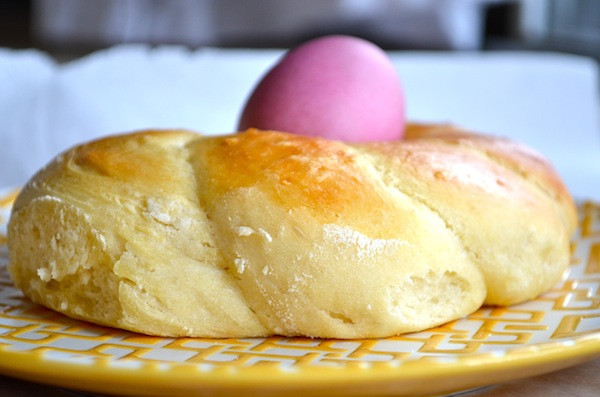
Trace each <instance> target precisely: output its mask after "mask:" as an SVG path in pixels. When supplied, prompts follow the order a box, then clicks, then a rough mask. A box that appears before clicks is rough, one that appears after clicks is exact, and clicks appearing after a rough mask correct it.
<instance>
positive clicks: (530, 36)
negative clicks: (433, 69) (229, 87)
mask: <svg viewBox="0 0 600 397" xmlns="http://www.w3.org/2000/svg"><path fill="white" fill-rule="evenodd" d="M327 33H347V34H353V35H358V36H361V37H364V38H367V39H369V40H371V41H373V42H375V43H376V44H378V45H380V46H381V47H383V48H385V49H390V50H395V49H411V50H420V49H423V50H448V51H460V50H462V51H464V50H497V49H510V50H520V49H523V50H552V51H561V52H568V53H575V54H581V55H586V56H590V57H593V58H594V59H596V60H598V59H600V1H598V0H375V1H368V0H302V1H296V0H0V47H11V48H30V47H33V48H39V49H43V50H44V51H46V52H48V53H50V54H52V55H53V56H54V57H55V58H57V59H58V60H59V61H62V60H70V59H72V58H75V57H78V56H81V55H84V54H87V53H89V52H92V51H94V50H97V49H101V48H105V47H110V46H113V45H116V44H122V43H149V44H157V45H158V44H181V45H185V46H188V47H190V48H194V49H196V48H200V47H204V46H211V47H251V48H263V47H282V48H287V47H290V46H293V45H296V44H298V43H300V42H302V41H305V40H307V39H309V38H311V37H315V36H319V35H323V34H327Z"/></svg>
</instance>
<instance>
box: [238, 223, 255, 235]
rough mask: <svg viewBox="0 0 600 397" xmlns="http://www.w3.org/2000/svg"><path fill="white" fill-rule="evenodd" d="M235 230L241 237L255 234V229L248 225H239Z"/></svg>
mask: <svg viewBox="0 0 600 397" xmlns="http://www.w3.org/2000/svg"><path fill="white" fill-rule="evenodd" d="M235 232H236V234H237V235H238V236H240V237H248V236H250V235H252V234H254V229H252V228H251V227H248V226H238V227H236V228H235Z"/></svg>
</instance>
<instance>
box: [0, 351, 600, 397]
mask: <svg viewBox="0 0 600 397" xmlns="http://www.w3.org/2000/svg"><path fill="white" fill-rule="evenodd" d="M599 375H600V358H597V359H595V360H593V361H589V362H587V363H583V364H579V365H577V366H574V367H571V368H566V369H563V370H561V371H556V372H552V373H549V374H545V375H540V376H536V377H533V378H527V379H521V380H515V381H512V382H508V383H504V384H500V385H494V386H490V387H485V388H481V389H477V390H474V391H470V392H467V393H459V395H460V396H461V397H506V396H527V397H554V396H556V397H559V396H560V397H563V396H569V397H571V396H573V397H598V396H600V376H599ZM0 396H2V397H25V396H44V397H74V396H96V394H90V393H78V392H74V391H70V390H64V389H60V388H56V387H51V386H45V385H41V384H36V383H32V382H26V381H22V380H18V379H14V378H10V377H6V376H0Z"/></svg>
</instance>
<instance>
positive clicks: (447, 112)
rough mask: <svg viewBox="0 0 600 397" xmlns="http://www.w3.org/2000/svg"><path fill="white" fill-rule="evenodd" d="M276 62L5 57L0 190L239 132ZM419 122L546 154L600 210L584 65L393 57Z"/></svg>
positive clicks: (147, 52) (257, 57)
mask: <svg viewBox="0 0 600 397" xmlns="http://www.w3.org/2000/svg"><path fill="white" fill-rule="evenodd" d="M281 54H282V51H279V50H219V49H202V50H197V51H189V50H186V49H184V48H181V47H173V46H165V47H158V48H150V47H148V46H144V45H126V46H120V47H115V48H112V49H109V50H105V51H101V52H98V53H95V54H92V55H90V56H88V57H85V58H82V59H80V60H77V61H74V62H70V63H67V64H56V63H55V62H54V61H53V60H52V59H50V58H49V57H47V56H45V55H44V54H42V53H40V52H37V51H33V50H25V51H23V50H21V51H15V50H7V49H0V186H7V185H12V186H14V185H20V184H22V183H24V182H25V181H26V180H27V179H28V178H29V177H30V176H31V175H32V174H33V173H34V172H35V171H36V170H37V169H39V168H40V167H41V166H43V165H44V164H45V163H46V162H48V161H49V160H50V159H51V158H52V157H53V156H54V155H56V154H57V153H59V152H60V151H63V150H65V149H66V148H68V147H70V146H72V145H74V144H77V143H79V142H82V141H86V140H89V139H92V138H95V137H98V136H103V135H107V134H114V133H119V132H124V131H131V130H136V129H142V128H149V127H151V128H189V129H194V130H198V131H201V132H204V133H207V134H221V133H228V132H232V131H235V127H236V124H237V120H238V117H239V114H240V112H241V108H242V106H243V104H244V101H245V99H246V97H247V95H249V93H250V91H251V89H252V87H253V86H254V85H255V84H256V82H257V81H258V79H259V78H260V76H261V75H262V74H264V73H265V72H266V71H267V70H268V68H269V67H270V66H272V65H273V64H274V63H275V62H276V60H277V59H278V57H279V56H281ZM390 55H391V57H392V60H393V62H394V64H395V65H396V67H397V70H398V73H399V75H400V76H401V79H402V81H403V84H404V86H405V91H406V97H407V104H408V116H409V118H410V119H412V120H420V121H444V122H452V123H455V124H459V125H462V126H465V127H467V128H473V129H475V130H477V131H480V132H487V133H493V134H497V135H504V136H508V137H510V138H513V139H518V140H521V141H523V142H525V143H527V144H529V145H531V146H533V147H535V148H537V149H538V150H539V151H541V152H542V153H544V154H545V155H546V156H547V157H549V158H550V160H551V161H552V162H553V163H554V164H555V166H556V167H557V169H558V171H559V172H560V173H561V175H562V176H563V177H564V178H565V180H566V182H567V184H568V185H569V188H570V189H571V190H572V192H573V193H574V195H575V196H576V197H579V198H597V199H598V198H600V127H599V125H598V123H599V110H600V106H599V100H598V71H597V67H596V65H595V64H594V63H593V62H592V61H591V60H589V59H587V58H582V57H575V56H568V55H559V54H534V53H483V54H477V53H410V52H406V53H405V52H395V53H391V54H390Z"/></svg>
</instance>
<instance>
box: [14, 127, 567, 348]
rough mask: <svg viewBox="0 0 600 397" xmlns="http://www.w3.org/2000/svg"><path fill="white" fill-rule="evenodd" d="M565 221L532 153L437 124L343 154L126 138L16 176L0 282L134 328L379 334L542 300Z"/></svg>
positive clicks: (290, 139) (239, 140)
mask: <svg viewBox="0 0 600 397" xmlns="http://www.w3.org/2000/svg"><path fill="white" fill-rule="evenodd" d="M575 219H576V213H575V209H574V205H573V202H572V200H571V198H570V196H569V193H568V192H567V191H566V189H565V187H564V186H563V184H562V182H561V181H560V180H559V178H558V176H557V175H556V173H555V172H554V171H553V170H552V168H551V166H550V165H549V164H548V162H547V161H546V160H544V159H543V158H542V157H541V156H540V155H538V154H535V153H534V152H533V151H531V150H530V149H527V148H525V147H524V146H522V145H519V144H517V143H514V142H510V141H507V140H505V139H498V138H492V137H487V136H482V135H476V134H472V133H468V132H465V131H462V130H459V129H456V128H452V127H448V126H423V125H411V126H409V128H408V131H407V137H406V139H405V140H403V141H400V142H386V143H368V144H355V145H349V144H344V143H341V142H337V141H330V140H325V139H316V138H308V137H302V136H297V135H290V134H285V133H278V132H261V131H257V130H249V131H246V132H244V133H240V134H237V135H231V136H225V137H202V136H199V135H197V134H194V133H192V132H187V131H145V132H139V133H134V134H130V135H123V136H115V137H109V138H105V139H102V140H99V141H95V142H92V143H88V144H85V145H82V146H79V147H76V148H74V149H71V150H69V151H67V152H66V153H64V154H62V155H60V156H58V157H57V158H56V159H55V160H54V161H53V162H51V163H50V164H49V165H48V166H47V167H46V168H44V169H43V170H41V171H40V172H39V173H38V174H37V175H36V176H35V177H34V178H33V179H32V180H31V181H30V182H29V183H28V185H27V186H26V187H25V188H24V190H23V191H22V193H21V194H20V196H19V198H18V199H17V201H16V203H15V206H14V209H13V213H12V217H11V220H10V224H9V250H10V258H11V263H10V266H9V271H10V273H11V275H12V278H13V280H14V282H15V284H16V285H17V286H18V287H19V288H21V289H22V290H23V292H24V293H25V295H26V296H28V297H29V298H31V299H32V300H33V301H35V302H38V303H41V304H43V305H45V306H48V307H50V308H52V309H55V310H57V311H60V312H62V313H64V314H66V315H68V316H71V317H74V318H79V319H83V320H88V321H92V322H95V323H99V324H103V325H109V326H113V327H118V328H124V329H128V330H132V331H137V332H141V333H146V334H154V335H164V336H199V337H251V336H266V335H272V334H280V335H288V336H294V335H305V336H311V337H328V338H329V337H331V338H368V337H384V336H390V335H394V334H399V333H403V332H408V331H416V330H422V329H426V328H429V327H432V326H435V325H439V324H442V323H444V322H447V321H450V320H453V319H457V318H460V317H462V316H465V315H467V314H469V313H471V312H473V311H475V310H476V309H478V308H479V307H480V306H481V305H482V304H484V303H485V304H491V305H506V304H513V303H517V302H522V301H524V300H527V299H531V298H534V297H535V296H537V295H538V294H540V293H542V292H543V291H545V290H547V289H548V288H550V287H551V286H552V285H553V284H554V283H555V282H556V281H557V280H558V279H559V278H560V277H561V274H562V273H563V271H564V270H565V268H566V267H567V265H568V263H569V257H570V252H569V237H570V234H571V233H572V231H573V229H574V226H575Z"/></svg>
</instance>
